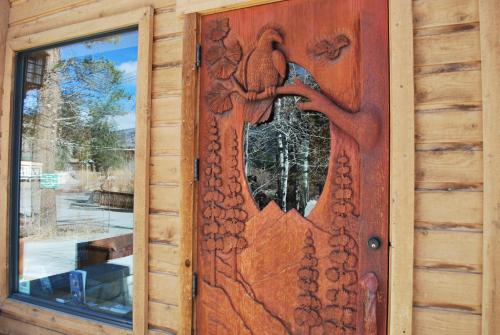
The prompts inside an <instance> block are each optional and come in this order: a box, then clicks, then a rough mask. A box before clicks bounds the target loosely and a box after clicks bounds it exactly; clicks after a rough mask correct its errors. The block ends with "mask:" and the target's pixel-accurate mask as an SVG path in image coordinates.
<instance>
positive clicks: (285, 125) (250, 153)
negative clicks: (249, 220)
mask: <svg viewBox="0 0 500 335" xmlns="http://www.w3.org/2000/svg"><path fill="white" fill-rule="evenodd" d="M296 79H300V80H301V81H302V82H303V83H305V84H306V85H309V86H310V87H312V88H314V89H316V90H319V85H318V84H317V83H316V81H315V80H314V78H313V77H312V76H311V74H310V73H309V72H308V71H307V70H306V69H304V68H303V67H301V66H300V65H297V64H294V63H289V64H288V78H287V81H286V82H285V85H287V84H291V83H293V81H294V80H296ZM302 101H304V100H303V98H301V97H299V96H280V97H278V98H277V99H276V101H275V103H274V111H273V113H274V115H273V118H272V120H271V121H269V122H266V123H262V124H257V125H253V124H250V123H247V124H246V125H245V148H244V149H245V174H246V176H247V180H248V185H249V186H250V191H251V192H252V196H253V198H254V200H255V202H256V204H257V206H258V207H259V208H260V209H263V208H264V207H266V206H267V204H268V203H269V202H270V201H275V202H276V204H278V206H280V207H281V209H282V210H284V211H288V210H291V209H296V210H297V211H298V212H299V213H300V214H302V215H304V216H308V215H309V213H310V212H311V211H312V209H313V208H314V207H315V206H316V203H317V201H318V199H319V196H320V195H321V192H322V191H323V186H324V184H325V180H326V175H327V172H328V161H329V159H330V121H329V120H328V118H327V117H326V116H324V115H323V114H321V113H317V112H312V111H302V110H300V109H299V108H297V104H298V103H300V102H302Z"/></svg>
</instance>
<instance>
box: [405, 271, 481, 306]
mask: <svg viewBox="0 0 500 335" xmlns="http://www.w3.org/2000/svg"><path fill="white" fill-rule="evenodd" d="M414 283H415V292H414V304H415V306H418V307H430V308H442V309H448V310H459V311H461V312H471V313H475V314H479V313H481V300H482V299H481V296H482V276H481V275H480V274H475V273H474V274H471V273H462V272H449V271H435V270H425V269H416V270H415V281H414Z"/></svg>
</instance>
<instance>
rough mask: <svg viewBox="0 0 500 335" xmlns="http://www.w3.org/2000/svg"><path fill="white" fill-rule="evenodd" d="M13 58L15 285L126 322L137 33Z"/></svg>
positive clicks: (57, 302)
mask: <svg viewBox="0 0 500 335" xmlns="http://www.w3.org/2000/svg"><path fill="white" fill-rule="evenodd" d="M20 57H22V61H23V64H24V69H25V70H24V80H23V92H22V94H23V95H22V100H23V109H22V124H21V145H20V149H21V152H20V164H19V183H18V185H17V186H18V190H19V199H18V205H19V207H18V210H19V215H18V228H19V229H18V230H19V236H18V238H19V258H18V278H17V292H16V293H19V294H21V295H23V296H31V297H36V298H39V299H42V300H43V301H46V302H47V303H49V304H54V306H58V307H62V308H64V307H68V308H72V309H75V308H76V309H77V310H81V311H83V312H97V313H100V314H102V315H108V316H111V317H113V318H119V319H123V320H125V321H130V320H131V317H132V286H133V280H132V278H133V277H132V274H133V268H132V251H133V245H132V240H133V238H132V237H133V234H132V233H133V226H134V220H133V204H134V152H135V92H136V84H135V82H136V65H137V33H136V32H135V31H129V32H124V33H119V34H114V35H110V36H106V37H101V38H95V39H90V40H87V41H85V42H80V43H72V44H67V45H64V46H60V47H54V48H48V49H45V50H43V51H37V52H33V53H31V52H29V53H24V54H21V55H20Z"/></svg>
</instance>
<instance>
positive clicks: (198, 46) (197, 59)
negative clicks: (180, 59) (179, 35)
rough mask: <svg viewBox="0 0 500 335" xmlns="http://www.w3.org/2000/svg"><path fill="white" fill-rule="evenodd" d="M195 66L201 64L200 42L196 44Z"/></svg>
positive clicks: (197, 66)
mask: <svg viewBox="0 0 500 335" xmlns="http://www.w3.org/2000/svg"><path fill="white" fill-rule="evenodd" d="M195 65H196V68H199V67H200V66H201V44H199V43H197V44H196V60H195Z"/></svg>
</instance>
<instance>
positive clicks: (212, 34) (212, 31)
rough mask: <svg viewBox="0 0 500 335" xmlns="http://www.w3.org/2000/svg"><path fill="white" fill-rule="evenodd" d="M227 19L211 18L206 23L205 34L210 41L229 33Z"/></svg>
mask: <svg viewBox="0 0 500 335" xmlns="http://www.w3.org/2000/svg"><path fill="white" fill-rule="evenodd" d="M229 30H230V28H229V19H228V18H224V19H220V20H213V21H211V22H209V23H208V33H207V36H208V38H209V39H210V40H212V41H214V42H215V41H220V40H222V39H224V38H225V37H226V36H227V34H228V33H229Z"/></svg>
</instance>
